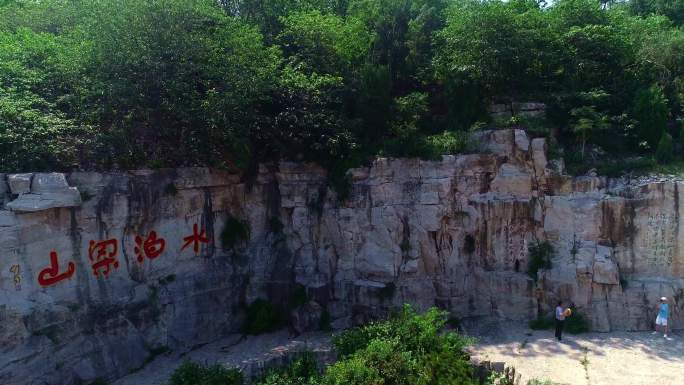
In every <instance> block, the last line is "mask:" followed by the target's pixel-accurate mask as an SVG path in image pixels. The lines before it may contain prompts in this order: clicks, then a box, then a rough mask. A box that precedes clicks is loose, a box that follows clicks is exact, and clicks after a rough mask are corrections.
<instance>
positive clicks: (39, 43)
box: [0, 28, 92, 172]
mask: <svg viewBox="0 0 684 385" xmlns="http://www.w3.org/2000/svg"><path fill="white" fill-rule="evenodd" d="M66 49H67V48H66V47H65V46H64V45H63V44H62V42H60V41H59V40H58V39H56V38H55V37H54V36H52V35H50V34H44V33H34V32H32V31H30V30H28V29H23V28H22V29H18V30H17V31H15V32H1V31H0V172H3V171H4V172H13V171H14V172H16V171H33V170H50V169H53V170H54V169H57V170H61V169H66V168H68V167H72V166H75V165H78V164H79V162H80V161H81V160H82V159H81V157H83V156H85V151H87V150H85V149H84V147H85V146H86V144H87V141H88V138H89V136H90V135H92V133H91V132H90V129H89V128H88V127H87V126H81V125H79V124H78V123H77V122H76V121H74V120H73V119H70V118H69V117H68V116H67V115H66V114H65V113H64V112H63V111H62V110H61V109H60V108H59V98H58V95H59V94H60V91H61V90H60V88H61V87H62V85H61V84H60V83H59V82H58V78H59V74H60V73H62V70H61V68H60V67H59V63H56V62H55V57H57V56H58V55H60V54H61V53H63V52H64V51H65V50H66Z"/></svg>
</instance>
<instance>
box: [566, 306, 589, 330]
mask: <svg viewBox="0 0 684 385" xmlns="http://www.w3.org/2000/svg"><path fill="white" fill-rule="evenodd" d="M565 331H567V332H568V333H570V334H580V333H586V332H588V331H589V325H588V323H587V320H586V319H585V318H584V317H583V316H582V314H580V313H579V312H578V311H577V309H572V316H570V317H567V318H566V319H565Z"/></svg>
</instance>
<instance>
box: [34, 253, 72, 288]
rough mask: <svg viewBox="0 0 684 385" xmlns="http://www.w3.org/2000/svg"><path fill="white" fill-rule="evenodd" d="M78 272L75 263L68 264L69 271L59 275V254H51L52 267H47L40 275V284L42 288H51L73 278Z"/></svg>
mask: <svg viewBox="0 0 684 385" xmlns="http://www.w3.org/2000/svg"><path fill="white" fill-rule="evenodd" d="M75 271H76V265H74V263H73V262H69V263H68V264H67V270H66V271H65V272H64V273H61V274H60V273H59V260H58V257H57V252H56V251H52V252H50V267H47V268H45V269H43V270H41V271H40V273H38V283H39V284H40V285H41V286H51V285H54V284H56V283H57V282H60V281H63V280H65V279H69V278H71V276H72V275H74V272H75Z"/></svg>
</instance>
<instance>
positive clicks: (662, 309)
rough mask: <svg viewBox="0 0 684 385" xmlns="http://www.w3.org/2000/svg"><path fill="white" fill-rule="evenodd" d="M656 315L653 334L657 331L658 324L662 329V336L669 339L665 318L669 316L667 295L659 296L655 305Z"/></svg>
mask: <svg viewBox="0 0 684 385" xmlns="http://www.w3.org/2000/svg"><path fill="white" fill-rule="evenodd" d="M657 311H658V316H657V317H656V326H655V331H654V332H653V334H656V333H658V327H659V326H660V328H661V330H662V331H663V337H665V338H667V339H670V338H669V337H668V336H667V319H668V318H669V317H670V305H669V304H668V303H667V297H661V298H660V303H659V304H658V307H657Z"/></svg>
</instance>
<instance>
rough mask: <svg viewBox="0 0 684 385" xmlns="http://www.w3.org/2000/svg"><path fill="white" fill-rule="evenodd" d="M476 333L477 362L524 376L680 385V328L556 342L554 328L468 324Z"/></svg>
mask: <svg viewBox="0 0 684 385" xmlns="http://www.w3.org/2000/svg"><path fill="white" fill-rule="evenodd" d="M464 328H465V330H466V332H468V334H471V335H475V336H479V337H478V339H479V341H478V343H477V344H476V345H475V346H474V347H472V348H471V353H472V355H473V356H474V357H476V358H477V359H480V360H489V361H494V362H499V361H501V362H506V363H507V364H508V365H510V366H514V367H515V368H516V370H517V371H518V372H519V373H520V374H522V376H523V378H522V379H523V382H522V383H523V384H526V383H527V380H529V379H531V378H539V379H549V380H551V381H554V382H556V383H558V384H571V385H684V332H682V331H679V333H674V334H671V337H672V340H671V341H668V340H665V339H664V338H663V336H662V334H658V335H652V334H651V333H650V332H613V333H588V334H582V335H578V336H572V335H567V336H566V337H565V338H564V340H563V342H562V343H557V342H556V340H555V338H554V337H553V331H532V330H529V329H527V328H525V327H524V326H522V325H521V324H520V323H503V324H502V323H495V322H486V321H482V322H472V321H471V322H468V324H466V325H464Z"/></svg>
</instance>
